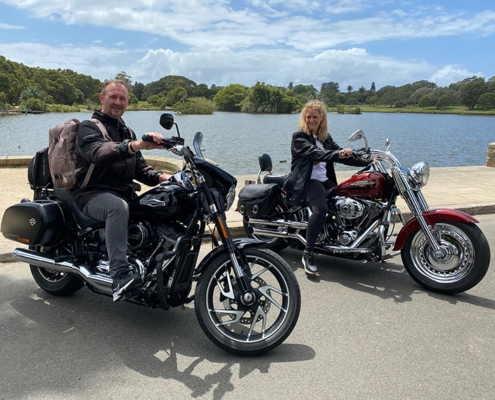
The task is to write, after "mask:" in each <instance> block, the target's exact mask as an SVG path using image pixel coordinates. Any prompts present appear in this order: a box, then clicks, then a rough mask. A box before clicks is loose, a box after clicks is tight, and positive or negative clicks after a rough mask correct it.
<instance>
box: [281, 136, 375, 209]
mask: <svg viewBox="0 0 495 400" xmlns="http://www.w3.org/2000/svg"><path fill="white" fill-rule="evenodd" d="M323 147H324V150H322V149H320V148H319V147H317V146H316V139H315V138H314V137H313V135H311V134H307V133H306V132H304V131H303V130H298V131H297V132H295V133H294V134H293V135H292V143H291V147H290V150H291V155H292V163H291V172H290V174H289V176H288V177H287V179H286V180H285V183H284V190H285V191H286V193H287V204H289V205H302V204H303V203H304V198H305V196H306V192H307V190H308V186H309V181H310V178H311V172H312V171H313V165H314V164H316V163H319V162H326V163H327V165H326V167H327V178H328V179H330V180H331V181H332V182H334V183H335V184H337V176H336V175H335V169H334V167H333V163H334V162H339V163H342V164H346V165H353V166H356V167H365V166H367V165H368V164H369V163H368V162H366V161H361V160H356V159H355V158H353V157H350V158H339V151H340V150H342V147H340V146H339V145H338V144H337V143H335V142H334V140H333V139H332V137H331V136H330V134H328V137H327V139H326V140H325V141H324V142H323Z"/></svg>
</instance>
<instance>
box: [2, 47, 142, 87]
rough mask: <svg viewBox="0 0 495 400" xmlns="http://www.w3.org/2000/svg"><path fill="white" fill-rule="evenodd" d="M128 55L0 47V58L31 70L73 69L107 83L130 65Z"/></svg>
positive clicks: (113, 51)
mask: <svg viewBox="0 0 495 400" xmlns="http://www.w3.org/2000/svg"><path fill="white" fill-rule="evenodd" d="M129 53H130V52H129V51H127V50H119V49H115V48H104V47H100V46H90V47H86V48H82V47H75V46H73V45H70V46H61V47H52V46H49V45H46V44H40V43H28V42H18V43H8V44H7V43H0V54H2V55H3V56H4V57H6V58H8V59H9V60H12V61H15V62H20V63H23V64H25V65H28V66H30V67H41V68H47V69H58V68H61V69H72V70H74V71H76V72H78V73H80V74H86V75H91V76H93V77H95V78H99V79H102V80H103V79H106V78H111V77H114V76H115V75H116V74H117V73H118V72H120V71H121V69H120V68H121V67H120V64H121V63H122V62H131V60H132V58H131V57H130V54H129Z"/></svg>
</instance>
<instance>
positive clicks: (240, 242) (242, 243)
mask: <svg viewBox="0 0 495 400" xmlns="http://www.w3.org/2000/svg"><path fill="white" fill-rule="evenodd" d="M233 242H234V245H235V247H237V248H238V249H239V250H242V249H244V248H245V247H248V246H261V245H262V244H264V243H265V242H264V241H263V240H257V239H250V238H241V239H234V240H233ZM224 252H227V250H226V249H225V246H224V245H223V244H222V245H220V246H218V247H215V248H214V249H213V250H212V251H210V252H209V253H208V254H207V255H206V256H205V257H204V258H203V259H202V260H201V262H200V263H199V265H198V266H197V267H196V270H195V271H194V275H198V274H201V273H202V272H203V269H204V268H205V266H206V265H207V264H208V263H209V262H210V261H211V260H213V259H214V258H215V257H216V256H217V255H219V254H222V253H224Z"/></svg>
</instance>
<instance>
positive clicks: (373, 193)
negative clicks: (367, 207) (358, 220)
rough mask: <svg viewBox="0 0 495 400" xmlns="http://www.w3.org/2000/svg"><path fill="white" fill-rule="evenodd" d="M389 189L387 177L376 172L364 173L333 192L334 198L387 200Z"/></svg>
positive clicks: (337, 187) (335, 188)
mask: <svg viewBox="0 0 495 400" xmlns="http://www.w3.org/2000/svg"><path fill="white" fill-rule="evenodd" d="M388 191H389V188H388V183H387V179H386V178H385V176H384V175H383V174H382V173H380V172H376V171H372V172H362V173H360V174H358V175H355V176H353V177H352V178H350V179H348V180H346V181H345V182H342V183H341V184H340V185H338V186H336V187H334V188H333V190H332V196H345V197H361V198H364V199H381V200H386V199H387V194H388Z"/></svg>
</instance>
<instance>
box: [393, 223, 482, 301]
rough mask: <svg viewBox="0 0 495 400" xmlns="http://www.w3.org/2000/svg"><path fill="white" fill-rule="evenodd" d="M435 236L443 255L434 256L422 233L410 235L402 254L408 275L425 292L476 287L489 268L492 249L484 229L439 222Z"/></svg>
mask: <svg viewBox="0 0 495 400" xmlns="http://www.w3.org/2000/svg"><path fill="white" fill-rule="evenodd" d="M432 233H433V235H434V236H435V238H436V239H437V240H439V243H440V247H441V249H442V253H443V254H435V253H434V251H433V249H432V248H431V246H430V243H429V242H428V240H427V239H426V236H425V234H424V233H423V231H421V230H419V231H416V232H413V233H411V234H410V235H409V237H408V238H407V240H406V244H405V246H404V248H403V249H402V252H401V256H402V261H403V263H404V267H405V268H406V270H407V272H408V273H409V275H411V277H412V278H413V279H414V280H415V281H416V282H417V283H419V284H420V285H421V286H423V287H425V288H426V289H428V290H431V291H433V292H437V293H443V294H455V293H460V292H464V291H466V290H469V289H471V288H472V287H474V286H476V285H477V284H478V283H479V282H480V281H481V280H482V279H483V277H484V276H485V274H486V272H487V270H488V266H489V265H490V247H489V245H488V241H487V240H486V237H485V235H484V234H483V232H482V231H481V229H480V228H478V227H477V226H476V225H474V224H470V223H465V222H456V221H439V222H437V223H435V225H434V226H433V229H432Z"/></svg>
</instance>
